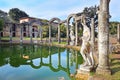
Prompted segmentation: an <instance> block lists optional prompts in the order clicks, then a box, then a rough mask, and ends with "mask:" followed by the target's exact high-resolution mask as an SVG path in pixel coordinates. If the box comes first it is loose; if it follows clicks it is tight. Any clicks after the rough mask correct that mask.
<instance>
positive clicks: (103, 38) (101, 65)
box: [96, 0, 111, 74]
mask: <svg viewBox="0 0 120 80" xmlns="http://www.w3.org/2000/svg"><path fill="white" fill-rule="evenodd" d="M98 28H99V29H98V52H99V62H98V67H97V70H96V72H97V73H98V74H111V71H110V66H109V56H108V55H109V0H100V11H99V15H98Z"/></svg>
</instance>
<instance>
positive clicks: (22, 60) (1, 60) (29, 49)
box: [0, 45, 82, 75]
mask: <svg viewBox="0 0 120 80" xmlns="http://www.w3.org/2000/svg"><path fill="white" fill-rule="evenodd" d="M17 47H18V48H16V47H15V46H11V47H10V48H7V49H6V50H8V51H9V53H10V54H9V55H8V54H6V55H5V57H0V66H4V65H5V64H8V63H9V64H10V65H11V66H13V67H19V66H22V65H30V66H31V67H32V68H34V69H40V68H41V67H43V66H44V67H49V68H50V70H52V71H54V72H58V71H60V70H62V71H65V72H66V73H67V74H68V75H70V74H71V72H70V66H71V65H70V63H71V62H70V59H71V55H75V56H74V59H75V60H74V61H73V62H74V63H75V64H76V65H75V70H76V69H78V63H80V62H79V61H78V58H79V59H81V60H82V58H81V56H80V54H78V53H77V52H75V51H73V52H75V53H73V52H70V51H69V50H68V49H67V50H65V49H63V48H56V47H42V46H37V45H34V46H17ZM10 50H11V51H10ZM1 52H2V53H4V52H5V49H2V51H1ZM62 52H66V53H65V56H64V57H65V59H66V60H65V61H64V62H63V60H62V55H63V54H62ZM13 53H14V54H13ZM11 55H12V56H11ZM54 55H56V57H57V58H56V61H57V63H54V62H53V59H54V57H53V56H54ZM35 59H37V60H39V62H37V65H36V64H35V63H34V60H35ZM45 59H46V60H48V61H47V62H45V61H44V60H45ZM54 64H56V65H57V67H56V66H54Z"/></svg>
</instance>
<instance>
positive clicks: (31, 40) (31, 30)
mask: <svg viewBox="0 0 120 80" xmlns="http://www.w3.org/2000/svg"><path fill="white" fill-rule="evenodd" d="M32 33H33V32H32V26H31V25H30V43H31V44H32V43H33V41H32Z"/></svg>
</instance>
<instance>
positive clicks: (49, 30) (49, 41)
mask: <svg viewBox="0 0 120 80" xmlns="http://www.w3.org/2000/svg"><path fill="white" fill-rule="evenodd" d="M50 43H51V23H49V44H50Z"/></svg>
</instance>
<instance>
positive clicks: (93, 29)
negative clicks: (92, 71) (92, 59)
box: [91, 18, 95, 52]
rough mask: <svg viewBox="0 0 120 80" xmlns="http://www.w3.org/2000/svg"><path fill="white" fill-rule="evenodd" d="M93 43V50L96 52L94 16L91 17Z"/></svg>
mask: <svg viewBox="0 0 120 80" xmlns="http://www.w3.org/2000/svg"><path fill="white" fill-rule="evenodd" d="M91 44H92V51H93V52H94V48H95V25H94V18H92V19H91Z"/></svg>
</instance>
